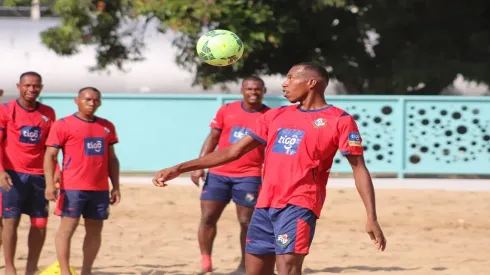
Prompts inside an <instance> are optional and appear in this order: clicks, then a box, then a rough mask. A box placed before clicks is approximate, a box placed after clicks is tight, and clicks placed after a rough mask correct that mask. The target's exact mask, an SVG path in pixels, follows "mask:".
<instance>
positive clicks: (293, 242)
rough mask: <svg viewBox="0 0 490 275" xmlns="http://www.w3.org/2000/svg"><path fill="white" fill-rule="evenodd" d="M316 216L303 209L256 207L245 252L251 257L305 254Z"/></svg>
mask: <svg viewBox="0 0 490 275" xmlns="http://www.w3.org/2000/svg"><path fill="white" fill-rule="evenodd" d="M316 220H317V217H316V216H315V214H314V213H313V212H312V211H311V210H309V209H306V208H302V207H299V206H296V205H288V206H286V207H284V208H256V209H255V211H254V213H253V215H252V220H251V221H250V224H249V226H248V231H247V239H246V242H247V244H246V246H245V251H246V252H247V253H250V254H255V255H267V254H276V255H280V254H289V253H294V254H308V252H309V249H310V245H311V242H312V241H313V236H314V235H315V226H316Z"/></svg>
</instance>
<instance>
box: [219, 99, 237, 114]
mask: <svg viewBox="0 0 490 275" xmlns="http://www.w3.org/2000/svg"><path fill="white" fill-rule="evenodd" d="M239 108H242V101H241V100H237V101H232V102H227V103H225V104H223V105H221V108H220V109H222V110H223V111H225V110H232V111H233V110H236V109H239Z"/></svg>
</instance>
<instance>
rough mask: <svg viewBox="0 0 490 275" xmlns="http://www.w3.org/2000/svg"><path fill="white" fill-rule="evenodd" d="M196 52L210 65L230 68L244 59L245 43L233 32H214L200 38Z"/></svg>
mask: <svg viewBox="0 0 490 275" xmlns="http://www.w3.org/2000/svg"><path fill="white" fill-rule="evenodd" d="M196 50H197V53H198V54H199V57H200V58H201V59H202V60H203V61H204V62H206V63H208V64H209V65H213V66H228V65H231V64H233V63H235V62H237V61H238V60H239V59H240V58H241V57H242V55H243V42H242V40H241V39H240V37H238V35H236V34H234V33H233V32H231V31H227V30H212V31H210V32H208V33H206V34H204V35H203V36H201V37H200V38H199V40H198V41H197V45H196Z"/></svg>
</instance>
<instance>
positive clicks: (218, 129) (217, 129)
mask: <svg viewBox="0 0 490 275" xmlns="http://www.w3.org/2000/svg"><path fill="white" fill-rule="evenodd" d="M213 129H214V130H216V131H223V129H220V128H216V127H213Z"/></svg>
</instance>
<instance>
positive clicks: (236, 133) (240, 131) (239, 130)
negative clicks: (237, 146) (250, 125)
mask: <svg viewBox="0 0 490 275" xmlns="http://www.w3.org/2000/svg"><path fill="white" fill-rule="evenodd" d="M248 132H249V130H248V129H247V128H245V127H239V126H233V128H231V133H230V138H229V139H228V141H229V142H230V143H237V142H238V141H239V140H240V139H242V138H243V137H244V136H245V135H246V134H247V133H248Z"/></svg>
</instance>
